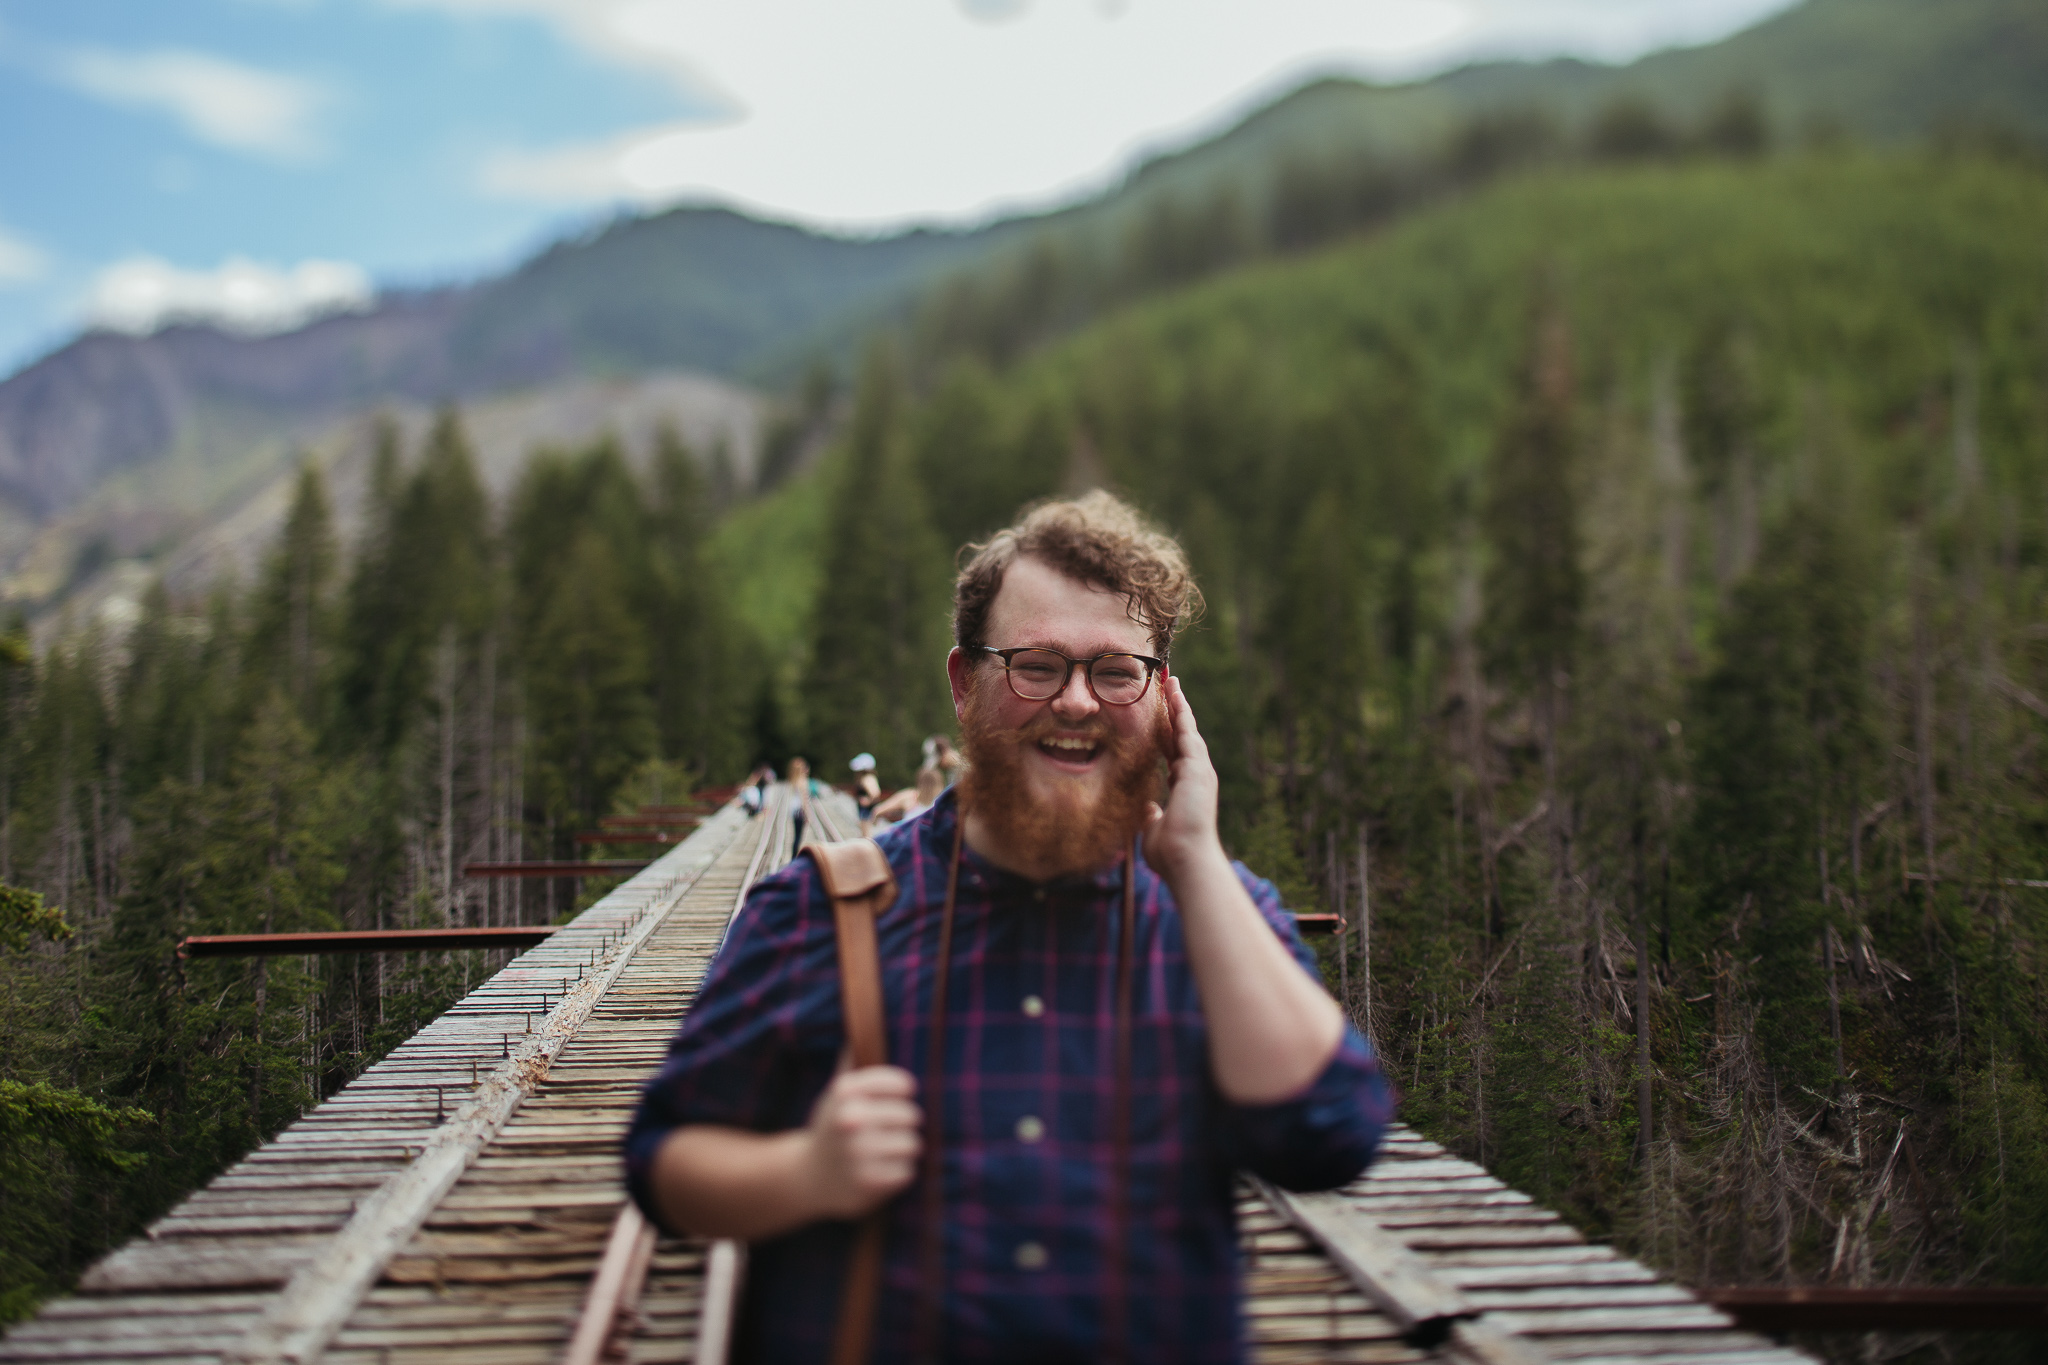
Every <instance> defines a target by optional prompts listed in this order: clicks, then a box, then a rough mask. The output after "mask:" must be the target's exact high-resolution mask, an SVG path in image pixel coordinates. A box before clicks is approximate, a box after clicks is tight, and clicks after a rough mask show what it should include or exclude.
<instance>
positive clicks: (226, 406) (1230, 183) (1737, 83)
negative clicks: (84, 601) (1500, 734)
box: [0, 0, 2048, 611]
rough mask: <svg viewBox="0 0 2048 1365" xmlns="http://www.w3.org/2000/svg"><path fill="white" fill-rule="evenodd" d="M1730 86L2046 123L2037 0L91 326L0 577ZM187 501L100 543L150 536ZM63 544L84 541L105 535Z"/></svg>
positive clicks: (42, 418)
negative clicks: (1460, 149) (1475, 141)
mask: <svg viewBox="0 0 2048 1365" xmlns="http://www.w3.org/2000/svg"><path fill="white" fill-rule="evenodd" d="M1731 92H1747V94H1748V95H1750V96H1752V97H1753V98H1754V99H1755V100H1756V102H1757V104H1758V107H1759V108H1760V110H1761V111H1762V114H1763V116H1764V118H1765V119H1767V121H1768V123H1769V125H1770V126H1771V127H1773V128H1775V129H1776V130H1777V132H1778V133H1779V135H1780V136H1781V137H1782V136H1784V135H1786V134H1788V133H1799V132H1801V131H1802V130H1812V129H1816V128H1820V127H1822V126H1823V125H1825V126H1828V127H1832V128H1837V129H1839V130H1842V131H1846V132H1849V133H1852V134H1856V135H1858V136H1861V137H1864V138H1867V139H1870V140H1876V141H1885V140H1898V139H1901V138H1905V137H1910V136H1916V135H1924V134H1926V133H1928V132H1930V131H1932V130H1933V129H1935V128H1936V127H1937V126H1939V125H1941V124H1942V123H1943V122H1944V121H1948V122H1956V121H1965V122H1967V121H1971V120H1975V121H1979V122H1985V123H1992V124H1996V125H1997V126H1999V127H2002V128H2006V129H2009V130H2013V131H2015V132H2017V133H2019V134H2020V135H2023V136H2027V137H2033V138H2036V139H2039V140H2040V141H2042V142H2043V143H2044V144H2048V7H2041V6H2038V5H2029V4H2027V3H2023V0H1949V3H1945V4H1943V5H1939V6H1931V5H1926V4H1924V3H1919V0H1806V3H1804V4H1800V5H1796V6H1794V7H1792V8H1791V9H1788V10H1784V11H1781V12H1779V13H1778V14H1776V15H1773V16H1771V17H1769V18H1767V19H1765V20H1764V21H1762V22H1761V23H1759V24H1757V25H1755V26H1753V27H1751V28H1749V29H1746V30H1744V31H1742V32H1740V33H1737V34H1735V35H1733V36H1731V37H1729V38H1726V39H1724V40H1721V41H1720V42H1718V43H1713V44H1707V45H1701V46H1695V47H1689V48H1681V49H1674V50H1669V51H1664V52H1658V53H1652V54H1650V55H1648V56H1645V57H1643V58H1640V59H1638V60H1637V61H1635V62H1632V63H1628V64H1626V65H1619V66H1607V65H1602V64H1598V63H1590V62H1582V61H1575V60H1570V59H1560V60H1553V61H1547V62H1488V63H1479V64H1474V65H1470V66H1466V67H1461V68H1458V69H1455V70H1452V71H1449V72H1445V73H1443V74H1441V75H1439V76H1436V77H1433V78H1431V79H1429V80H1425V81H1417V82H1410V83H1406V84H1401V85H1375V84H1370V83H1367V82H1362V81H1355V80H1349V79H1346V78H1337V77H1323V78H1320V79H1317V80H1312V81H1310V82H1308V83H1307V84H1305V85H1303V86H1301V87H1299V88H1297V89H1295V90H1293V91H1290V92H1288V93H1286V94H1284V95H1282V96H1280V97H1278V98H1276V99H1273V100H1271V101H1269V102H1267V103H1265V104H1264V105H1262V106H1260V107H1259V108H1257V109H1255V110H1253V111H1252V112H1251V113H1249V114H1247V115H1246V116H1244V117H1243V118H1241V119H1239V120H1238V121H1237V122H1236V123H1235V124H1233V125H1232V126H1231V127H1230V128H1228V129H1227V130H1225V131H1223V132H1222V133H1220V134H1217V135H1215V136H1212V137H1209V138H1206V139H1204V140H1202V141H1200V142H1197V143H1195V144H1194V145H1191V146H1187V147H1182V148H1179V149H1176V150H1171V151H1166V152H1161V153H1159V154H1156V155H1153V156H1150V157H1147V158H1146V159H1144V160H1143V161H1141V162H1140V163H1139V164H1137V165H1134V166H1133V167H1132V168H1131V169H1130V171H1129V172H1128V173H1127V174H1126V175H1125V176H1123V177H1122V179H1121V180H1120V181H1119V182H1118V183H1117V184H1116V185H1114V186H1112V187H1111V188H1109V189H1107V190H1105V191H1103V192H1102V193H1100V194H1097V195H1095V196H1092V197H1090V198H1088V199H1086V200H1083V201H1081V202H1079V203H1075V204H1070V205H1066V206H1064V207H1060V208H1056V209H1051V210H1047V211H1044V212H1039V213H1031V214H1022V215H1018V216H1014V217H1010V218H1005V219H1001V220H999V221H997V222H994V223H991V224H987V225H985V226H982V227H979V228H974V229H944V228H931V227H925V228H913V229H909V230H906V231H903V232H899V233H894V234H889V235H886V236H882V237H855V236H846V235H834V234H830V233H823V232H818V231H814V230H812V229H808V228H805V227H801V226H798V225H795V224H791V223H786V222H771V221H767V220H764V219H759V218H755V217H751V216H749V215H746V214H743V213H740V212H738V211H736V210H733V209H729V208H718V207H704V206H694V207H681V208H673V209H668V210H663V211H661V212H657V213H650V214H644V215H629V216H622V217H620V218H616V219H614V220H612V221H611V222H609V223H607V224H604V225H602V226H600V227H597V228H595V229H586V230H584V231H582V232H579V233H577V234H575V235H574V236H571V237H568V238H564V239H563V240H561V241H558V242H556V243H554V244H552V245H550V246H548V247H546V248H544V249H542V250H541V251H539V252H537V253H535V254H534V255H533V256H531V257H530V258H528V259H527V260H526V261H525V262H523V263H522V264H521V265H519V266H518V267H516V268H515V269H513V270H510V271H508V272H505V273H504V274H502V275H499V276H495V277H491V278H488V279H484V280H480V281H477V282H475V283H472V284H468V285H462V286H454V287H448V288H442V289H434V290H425V291H416V292H402V291H401V292H393V293H387V294H385V295H382V296H380V298H379V299H378V301H377V303H376V305H375V306H374V307H373V308H372V309H370V310H368V311H366V312H361V313H349V314H341V315H335V316H330V317H327V318H322V319H320V320H317V321H315V322H313V323H310V324H308V325H307V326H305V327H303V328H300V329H298V330H296V331H293V332H289V333H283V334H280V335H276V336H269V337H260V338H249V337H237V336H233V335H231V334H228V333H225V332H222V331H220V330H218V329H216V328H212V327H207V326H199V325H191V324H186V325H180V326H174V327H170V328H166V329H164V330H162V331H159V332H157V333H155V334H153V335H150V336H146V337H129V336H122V335H117V334H112V333H104V332H94V333H88V334H86V335H83V336H80V337H78V338H76V339H75V340H73V341H72V342H70V343H68V344H67V345H65V346H63V347H60V348H58V349H57V350H55V351H53V352H52V353H50V354H48V355H46V356H44V357H42V358H40V359H39V360H37V361H35V362H33V363H31V364H30V365H27V366H25V367H23V368H22V369H21V370H19V371H17V372H16V373H15V374H14V375H12V376H10V377H9V378H7V379H6V380H4V381H0V583H5V584H6V585H7V586H6V587H5V589H4V591H5V592H6V595H7V596H9V597H11V598H12V599H13V600H14V602H15V603H16V604H17V605H18V606H21V607H24V608H27V609H29V610H31V611H43V610H48V609H49V608H50V607H52V606H53V605H55V599H53V598H50V597H47V596H44V595H42V594H43V593H45V592H48V591H52V590H53V589H51V588H50V586H49V585H50V584H52V583H57V584H60V585H61V584H62V583H65V582H68V581H70V580H72V579H75V578H77V577H78V575H76V574H70V575H66V574H63V573H51V572H49V571H47V570H46V571H44V572H41V573H39V574H38V575H36V576H35V578H36V582H37V584H39V585H40V586H39V587H38V588H37V589H36V590H35V591H27V590H25V588H26V585H24V584H20V583H15V582H13V580H14V578H15V577H16V576H17V575H16V570H17V569H18V567H19V566H20V564H21V563H22V561H23V559H24V557H25V556H26V555H28V554H29V553H30V551H31V548H32V546H33V544H34V542H35V539H36V535H37V532H38V529H39V528H42V527H45V526H47V525H48V524H50V523H51V522H52V521H53V520H54V519H57V518H60V517H63V516H65V515H66V514H67V513H69V512H70V511H71V510H72V509H75V508H77V507H79V506H80V505H81V504H83V503H84V502H85V501H86V500H87V499H89V498H90V497H91V495H92V493H93V490H94V489H95V488H98V487H100V486H101V485H103V484H104V483H105V482H106V481H107V480H108V479H109V478H111V477H114V476H116V475H121V474H126V475H129V476H131V477H132V476H135V475H137V473H138V472H139V471H145V470H147V469H149V468H151V467H154V466H157V465H165V462H166V461H167V460H168V459H169V457H170V456H171V455H172V454H173V453H174V452H177V451H179V450H180V449H181V447H184V448H185V453H186V457H187V458H186V461H185V467H186V468H187V469H188V470H199V471H200V473H201V475H202V476H204V477H202V479H201V481H202V482H204V478H205V477H211V476H210V475H207V474H206V471H207V470H208V469H210V468H212V467H213V466H211V465H209V464H208V460H209V459H210V460H212V461H213V462H214V464H216V465H218V466H220V467H222V468H227V467H232V466H235V464H236V462H237V461H239V460H243V459H245V458H248V455H247V452H248V450H249V449H250V448H251V446H252V443H255V442H257V441H259V440H260V439H267V440H269V441H270V444H271V445H272V446H277V445H278V444H279V441H278V438H280V437H283V436H286V435H288V434H289V433H292V432H295V431H296V432H305V431H309V430H317V429H321V428H324V427H325V426H328V425H331V424H332V423H334V422H337V421H341V420H343V419H345V418H346V417H348V416H349V415H350V414H352V413H357V412H360V411H362V410H365V409H368V408H373V407H375V406H377V405H379V404H382V403H392V402H398V403H412V404H419V403H424V404H430V405H431V404H442V403H450V402H467V401H473V400H475V399H477V398H480V397H483V396H485V395H490V394H499V393H506V392H510V391H517V390H522V389H533V388H543V387H546V386H549V385H554V384H559V383H564V382H569V381H572V380H577V379H581V378H607V377H609V378H618V377H624V376H629V375H633V374H640V373H649V372H654V371H675V370H693V371H697V372H701V373H704V374H708V375H715V376H722V377H724V378H725V379H728V380H733V379H740V380H760V379H764V378H765V379H769V380H773V381H778V382H779V381H781V380H784V379H786V378H788V377H789V376H791V375H793V374H794V373H796V372H798V371H800V370H801V369H802V368H803V366H804V365H805V364H806V362H807V361H808V360H810V359H811V358H813V357H815V356H817V355H819V354H821V353H823V354H830V353H833V352H844V351H845V350H847V349H848V348H850V347H851V346H852V345H853V344H855V342H856V340H857V338H858V337H859V336H860V335H862V334H863V333H865V332H868V331H871V330H873V329H874V328H875V327H876V326H878V325H886V324H887V323H889V322H890V321H892V320H899V319H902V318H904V317H906V316H908V315H909V314H910V313H911V312H912V310H913V309H914V308H915V306H916V305H917V304H918V301H919V300H920V299H922V298H925V297H927V296H928V295H930V294H931V292H932V291H933V290H935V289H937V288H938V287H939V286H940V284H941V283H942V282H944V281H945V280H947V279H949V278H957V277H961V276H962V275H963V273H964V274H966V275H971V274H972V273H973V272H975V271H984V272H986V271H988V270H991V269H994V268H996V267H997V266H999V265H1000V264H1001V263H1002V262H1003V261H1004V260H1005V259H1008V258H1011V257H1014V256H1015V255H1016V254H1017V253H1016V249H1018V248H1025V247H1028V246H1029V245H1030V244H1031V243H1032V242H1033V241H1035V240H1040V239H1043V238H1045V237H1046V236H1047V235H1048V234H1055V233H1064V234H1067V235H1068V236H1069V237H1073V238H1078V239H1085V240H1091V241H1094V242H1097V243H1099V244H1106V245H1105V246H1104V248H1103V249H1104V250H1105V251H1122V250H1125V249H1127V247H1128V244H1129V242H1130V241H1131V240H1132V239H1133V238H1134V237H1137V236H1140V235H1141V234H1142V229H1143V228H1144V226H1145V220H1146V217H1147V215H1148V214H1154V215H1156V213H1157V211H1159V210H1160V209H1161V208H1162V207H1168V206H1171V205H1173V204H1175V203H1176V202H1184V201H1190V200H1195V199H1199V198H1200V197H1201V196H1203V195H1208V196H1210V197H1211V198H1214V197H1215V196H1216V195H1218V194H1228V195H1239V194H1241V195H1242V196H1243V197H1245V198H1248V199H1259V198H1261V197H1270V196H1271V195H1272V194H1273V193H1274V192H1275V186H1276V185H1277V184H1278V183H1279V182H1280V180H1281V178H1282V177H1283V176H1284V175H1286V174H1288V173H1290V172H1291V171H1294V170H1298V169H1299V168H1300V167H1302V166H1304V165H1306V166H1310V167H1313V166H1315V165H1317V164H1319V163H1320V162H1328V161H1332V160H1333V159H1337V158H1343V157H1352V158H1354V159H1355V158H1357V157H1359V156H1362V155H1369V156H1372V157H1378V158H1381V159H1383V160H1385V161H1388V162H1389V163H1390V164H1391V163H1398V162H1400V161H1401V160H1402V159H1403V158H1406V159H1408V160H1410V161H1414V160H1416V159H1419V158H1425V157H1430V156H1441V155H1444V154H1446V148H1448V147H1450V146H1451V145H1452V144H1453V143H1454V142H1455V139H1456V138H1457V136H1458V135H1459V131H1460V129H1461V128H1465V129H1469V128H1471V127H1472V126H1474V121H1475V120H1479V119H1483V118H1485V117H1491V116H1498V115H1501V114H1502V113H1503V111H1515V110H1523V111H1527V110H1541V111H1548V113H1547V116H1548V117H1550V118H1552V119H1554V120H1556V121H1557V122H1558V123H1559V124H1560V126H1563V127H1567V128H1571V129H1583V128H1584V127H1585V126H1587V124H1588V123H1589V121H1590V120H1593V119H1596V118H1597V117H1598V115H1599V112H1600V110H1601V109H1602V108H1603V107H1605V106H1608V105H1611V104H1612V103H1613V102H1614V101H1616V100H1618V99H1624V98H1626V97H1628V96H1631V95H1641V96H1643V97H1645V98H1647V99H1650V100H1652V101H1654V103H1655V106H1656V108H1657V109H1659V110H1662V111H1663V113H1664V115H1665V116H1666V117H1669V118H1686V119H1689V118H1697V117H1700V116H1703V114H1704V113H1705V111H1707V110H1708V109H1709V108H1710V107H1711V105H1712V104H1713V102H1715V101H1717V100H1721V99H1724V98H1726V97H1727V96H1728V95H1729V94H1730V93H1731ZM1195 230H1196V231H1197V232H1198V233H1199V232H1200V231H1201V230H1202V229H1201V225H1200V224H1199V223H1198V224H1197V225H1196V228H1195ZM1225 264H1227V262H1225ZM1208 268H1220V267H1218V266H1211V267H1208ZM201 447H204V449H201ZM208 451H211V454H208ZM165 468H166V471H167V472H168V469H169V466H168V465H165ZM237 486H238V487H239V486H240V485H239V484H237ZM201 493H202V495H200V496H196V497H194V498H185V499H182V502H184V503H196V504H201V505H195V506H191V507H188V508H186V509H185V510H184V511H183V512H182V513H181V517H182V521H181V523H180V524H182V525H183V526H184V527H185V529H186V530H187V531H189V530H190V528H191V527H192V526H194V525H197V524H199V523H200V522H202V521H203V520H204V519H205V518H206V516H208V515H210V514H211V511H210V509H209V506H207V505H204V504H206V502H207V496H206V495H203V490H201ZM220 495H222V496H224V494H220ZM179 502H181V499H179V498H173V499H168V500H167V504H168V503H179ZM211 510H220V509H219V508H218V507H217V505H216V506H214V507H213V508H212V509H211ZM179 521H180V518H167V519H166V520H165V521H164V524H163V526H162V528H161V533H160V534H157V535H156V536H155V538H154V539H150V538H148V537H145V538H144V540H143V541H141V542H132V536H131V542H132V543H124V544H120V545H116V546H114V548H113V551H112V552H113V553H115V554H120V555H134V554H142V555H145V556H153V555H155V554H157V553H159V552H161V551H163V550H165V549H167V548H168V547H169V545H170V544H171V543H172V542H174V541H175V540H176V539H177V536H178V534H179V531H178V530H177V528H176V527H175V526H173V525H172V523H173V522H179ZM124 534H126V533H124ZM74 540H76V545H75V546H74V548H76V549H77V551H78V553H80V554H81V555H82V554H85V553H86V552H87V547H89V546H90V545H91V544H92V543H93V541H94V536H93V535H92V534H91V533H89V532H88V533H84V534H82V536H80V537H74ZM57 590H59V591H61V589H57Z"/></svg>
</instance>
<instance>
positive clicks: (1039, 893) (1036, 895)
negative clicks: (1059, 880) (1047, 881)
mask: <svg viewBox="0 0 2048 1365" xmlns="http://www.w3.org/2000/svg"><path fill="white" fill-rule="evenodd" d="M1031 899H1033V900H1035V901H1042V900H1044V899H1045V888H1044V887H1042V886H1041V887H1038V888H1037V889H1035V890H1033V891H1032V893H1031Z"/></svg>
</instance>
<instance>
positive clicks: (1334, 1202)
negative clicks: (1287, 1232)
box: [1252, 1179, 1478, 1347]
mask: <svg viewBox="0 0 2048 1365" xmlns="http://www.w3.org/2000/svg"><path fill="white" fill-rule="evenodd" d="M1252 1183H1253V1186H1254V1187H1255V1188H1256V1189H1257V1190H1258V1191H1259V1193H1260V1194H1261V1195H1262V1196H1264V1198H1265V1200H1266V1202H1267V1203H1268V1204H1269V1205H1271V1206H1272V1208H1273V1210H1274V1211H1275V1212H1276V1213H1279V1214H1280V1215H1281V1216H1282V1217H1284V1218H1286V1219H1287V1220H1288V1221H1289V1222H1291V1223H1293V1224H1294V1226H1295V1227H1297V1228H1299V1229H1300V1230H1301V1231H1302V1232H1304V1233H1306V1234H1307V1235H1308V1236H1309V1237H1311V1238H1313V1239H1314V1240H1315V1241H1316V1242H1317V1243H1318V1244H1319V1245H1320V1246H1321V1247H1322V1248H1323V1249H1324V1250H1325V1251H1327V1252H1328V1253H1329V1255H1330V1259H1331V1260H1333V1261H1335V1262H1336V1263H1337V1265H1338V1266H1340V1267H1341V1268H1342V1269H1343V1271H1344V1273H1345V1274H1346V1275H1348V1276H1350V1278H1351V1280H1352V1282H1353V1283H1354V1284H1356V1285H1357V1286H1358V1288H1359V1289H1360V1291H1361V1292H1363V1293H1364V1295H1365V1296H1366V1298H1368V1299H1370V1300H1371V1301H1372V1302H1373V1304H1374V1305H1375V1306H1376V1307H1377V1308H1378V1309H1379V1310H1380V1311H1381V1312H1382V1313H1384V1314H1386V1315H1387V1317H1388V1318H1390V1319H1391V1320H1392V1321H1393V1323H1394V1325H1395V1326H1396V1327H1397V1328H1399V1329H1400V1331H1401V1333H1402V1335H1404V1336H1406V1337H1407V1338H1408V1339H1409V1340H1411V1341H1413V1342H1414V1343H1415V1344H1416V1345H1418V1346H1425V1347H1427V1346H1434V1345H1436V1344H1437V1343H1439V1342H1441V1341H1442V1340H1443V1339H1444V1338H1445V1337H1446V1336H1447V1335H1449V1333H1450V1329H1451V1324H1453V1323H1454V1322H1456V1321H1457V1320H1458V1319H1460V1318H1469V1317H1472V1316H1474V1315H1475V1314H1476V1313H1477V1312H1478V1310H1477V1309H1476V1308H1474V1307H1473V1306H1472V1304H1471V1303H1470V1302H1469V1301H1468V1300H1467V1299H1466V1298H1465V1296H1464V1295H1463V1294H1462V1293H1460V1292H1459V1291H1458V1290H1457V1288H1456V1287H1455V1286H1453V1285H1451V1284H1450V1283H1448V1282H1447V1281H1445V1280H1443V1279H1441V1278H1439V1277H1438V1276H1437V1275H1436V1274H1435V1273H1434V1272H1432V1271H1431V1270H1430V1269H1429V1267H1428V1266H1426V1265H1424V1264H1423V1263H1422V1260H1421V1259H1420V1258H1419V1257H1417V1256H1415V1255H1414V1254H1413V1253H1412V1252H1410V1251H1409V1250H1408V1249H1407V1248H1406V1247H1404V1246H1402V1245H1401V1244H1400V1243H1399V1242H1397V1241H1395V1240H1394V1239H1393V1238H1391V1237H1389V1236H1388V1235H1387V1234H1386V1233H1384V1232H1382V1231H1381V1230H1380V1228H1379V1227H1378V1226H1377V1225H1376V1224H1375V1223H1374V1222H1373V1221H1372V1219H1370V1218H1368V1217H1367V1216H1366V1215H1365V1214H1364V1213H1363V1212H1361V1211H1360V1210H1358V1209H1357V1208H1356V1207H1354V1206H1353V1205H1352V1204H1351V1203H1350V1202H1349V1201H1348V1200H1346V1199H1345V1198H1344V1196H1342V1195H1339V1194H1289V1193H1287V1192H1286V1191H1283V1190H1280V1189H1277V1188H1275V1187H1274V1186H1272V1185H1269V1184H1267V1183H1266V1182H1264V1181H1262V1180H1257V1179H1254V1180H1253V1182H1252Z"/></svg>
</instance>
